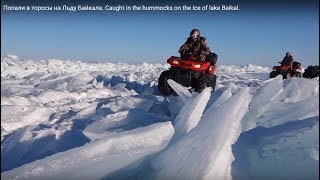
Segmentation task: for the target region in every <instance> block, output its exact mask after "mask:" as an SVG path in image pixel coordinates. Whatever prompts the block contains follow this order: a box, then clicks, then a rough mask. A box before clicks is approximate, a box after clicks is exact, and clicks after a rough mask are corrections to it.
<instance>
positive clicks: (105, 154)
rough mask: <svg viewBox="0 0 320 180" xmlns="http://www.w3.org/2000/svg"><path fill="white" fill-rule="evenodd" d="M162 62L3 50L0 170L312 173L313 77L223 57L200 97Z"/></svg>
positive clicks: (134, 174)
mask: <svg viewBox="0 0 320 180" xmlns="http://www.w3.org/2000/svg"><path fill="white" fill-rule="evenodd" d="M168 68H169V65H168V64H165V63H163V64H147V63H141V64H126V63H109V62H81V61H71V60H59V59H47V60H38V61H36V60H21V59H19V58H18V56H15V55H7V56H5V57H2V58H1V178H4V179H186V180H188V179H192V180H193V179H318V178H319V170H318V169H319V79H318V78H314V79H304V78H292V79H287V80H283V79H282V77H281V76H278V77H276V78H273V79H269V73H270V71H271V68H270V67H261V66H257V65H252V64H249V65H247V66H235V65H228V66H226V65H219V66H218V68H217V72H216V75H217V86H216V89H215V91H214V92H211V88H206V89H204V90H203V91H202V92H201V93H196V92H192V93H190V92H189V91H188V88H187V87H182V86H180V85H179V84H177V83H175V82H174V81H172V80H168V83H169V84H170V85H171V86H172V88H173V89H174V90H175V91H176V92H177V95H172V96H162V95H161V94H160V93H159V91H158V87H157V85H158V83H157V82H158V77H159V76H160V73H161V72H162V71H164V70H166V69H168Z"/></svg>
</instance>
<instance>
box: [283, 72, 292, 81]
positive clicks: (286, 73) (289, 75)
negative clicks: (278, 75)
mask: <svg viewBox="0 0 320 180" xmlns="http://www.w3.org/2000/svg"><path fill="white" fill-rule="evenodd" d="M282 76H283V79H290V78H291V73H290V72H289V71H287V72H283V73H282Z"/></svg>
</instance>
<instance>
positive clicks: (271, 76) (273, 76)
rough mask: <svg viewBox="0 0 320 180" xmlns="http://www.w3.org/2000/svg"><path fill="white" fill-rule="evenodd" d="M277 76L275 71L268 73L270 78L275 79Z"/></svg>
mask: <svg viewBox="0 0 320 180" xmlns="http://www.w3.org/2000/svg"><path fill="white" fill-rule="evenodd" d="M278 75H279V73H278V72H277V71H272V72H271V73H270V78H275V77H277V76H278Z"/></svg>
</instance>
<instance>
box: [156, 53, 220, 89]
mask: <svg viewBox="0 0 320 180" xmlns="http://www.w3.org/2000/svg"><path fill="white" fill-rule="evenodd" d="M167 63H169V64H170V65H171V67H170V68H169V69H168V70H165V71H163V72H162V73H161V75H160V77H159V83H158V88H159V91H160V93H161V94H163V95H170V94H172V93H173V89H172V88H171V87H170V85H169V84H168V82H167V80H168V79H172V80H174V81H176V82H177V83H179V84H181V85H182V86H185V87H191V88H192V89H194V91H196V92H201V91H202V90H203V89H204V88H206V87H212V89H213V90H214V89H215V86H216V79H217V76H216V75H215V74H214V72H215V70H216V65H213V64H210V62H202V61H198V60H196V59H195V58H193V57H189V58H188V59H182V58H180V57H176V56H171V57H170V58H169V59H168V60H167Z"/></svg>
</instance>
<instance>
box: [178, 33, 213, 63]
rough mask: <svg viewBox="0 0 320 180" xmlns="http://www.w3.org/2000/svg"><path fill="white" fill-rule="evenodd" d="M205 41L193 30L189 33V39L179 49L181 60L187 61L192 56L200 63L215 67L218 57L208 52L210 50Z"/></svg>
mask: <svg viewBox="0 0 320 180" xmlns="http://www.w3.org/2000/svg"><path fill="white" fill-rule="evenodd" d="M205 41H206V38H204V37H201V36H200V31H199V30H198V29H193V30H192V31H191V32H190V37H189V38H188V39H187V41H186V42H185V43H184V44H183V45H182V46H181V47H180V49H179V53H180V55H181V58H182V59H187V58H189V57H190V56H192V55H193V56H195V57H196V59H198V60H200V61H209V62H210V63H211V65H215V64H216V62H217V59H218V56H217V54H215V53H211V52H210V48H209V47H208V45H207V43H206V42H205Z"/></svg>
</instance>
